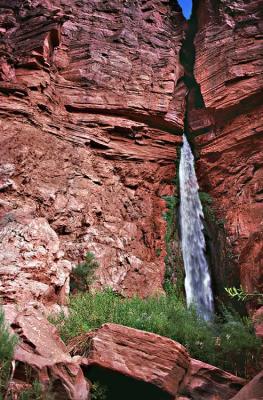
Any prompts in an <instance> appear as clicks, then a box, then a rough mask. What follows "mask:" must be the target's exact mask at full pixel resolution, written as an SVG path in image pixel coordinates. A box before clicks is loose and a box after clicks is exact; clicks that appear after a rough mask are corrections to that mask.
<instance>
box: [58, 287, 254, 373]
mask: <svg viewBox="0 0 263 400" xmlns="http://www.w3.org/2000/svg"><path fill="white" fill-rule="evenodd" d="M106 322H114V323H117V324H122V325H126V326H129V327H133V328H137V329H142V330H145V331H148V332H154V333H157V334H160V335H162V336H167V337H170V338H172V339H174V340H176V341H178V342H179V343H182V344H183V345H184V346H186V348H187V349H188V351H189V352H190V354H191V356H192V357H194V358H197V359H200V360H202V361H205V362H208V363H211V364H213V365H216V366H218V367H220V368H223V369H226V370H228V371H230V372H233V373H236V374H239V375H241V376H246V375H247V369H248V366H249V365H251V364H253V365H254V366H256V365H257V363H258V359H259V351H260V341H259V340H258V339H257V338H256V337H255V335H254V331H253V327H252V324H251V322H250V321H249V320H248V319H242V318H241V317H240V316H238V314H236V313H234V312H230V311H228V310H226V309H225V310H224V312H223V317H221V318H219V317H217V318H216V319H215V321H214V322H210V323H209V322H205V321H204V320H203V319H201V318H200V317H199V316H198V315H197V314H196V312H195V310H194V309H186V307H185V305H184V303H183V302H182V301H181V300H180V299H179V298H178V296H177V295H176V294H175V293H174V291H173V290H172V289H171V290H170V292H169V293H168V294H167V295H166V296H160V297H151V298H148V299H144V300H143V299H139V298H137V297H134V298H130V299H122V298H120V297H119V296H117V295H116V294H115V293H114V292H113V291H111V290H106V291H104V292H98V293H95V294H91V293H88V292H86V293H79V294H78V295H76V296H73V297H72V298H71V303H70V315H69V317H68V318H66V317H65V316H64V315H60V317H59V318H58V319H57V320H56V321H55V324H56V325H57V326H58V328H59V329H60V333H61V335H62V338H63V339H64V340H65V341H66V342H67V341H69V340H70V339H71V338H73V337H74V336H76V335H79V334H81V333H84V332H87V331H89V330H92V329H95V328H98V327H100V326H101V325H102V324H103V323H106Z"/></svg>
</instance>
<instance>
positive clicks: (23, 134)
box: [0, 0, 186, 298]
mask: <svg viewBox="0 0 263 400" xmlns="http://www.w3.org/2000/svg"><path fill="white" fill-rule="evenodd" d="M0 7H2V8H1V18H0V35H1V43H0V129H1V139H0V140H1V145H0V159H1V166H0V175H1V176H0V197H1V203H0V206H1V218H2V221H4V224H5V222H6V221H7V222H8V221H12V220H13V218H15V217H14V214H15V215H17V214H20V215H23V214H24V213H25V214H27V215H28V214H30V217H31V218H32V219H34V218H45V219H46V220H47V221H48V223H49V224H50V226H51V228H52V229H53V230H54V231H55V232H56V234H57V235H58V239H59V241H60V249H61V250H63V251H64V253H65V259H67V260H69V261H70V262H73V264H76V263H78V262H81V261H82V260H83V256H84V254H85V253H86V252H87V251H92V252H93V253H94V254H95V256H96V258H97V259H98V261H99V264H100V268H99V269H98V271H97V283H96V286H97V287H103V286H111V287H113V288H114V289H115V290H117V291H119V292H121V293H122V294H125V295H131V294H135V293H136V294H138V295H140V296H143V297H144V296H147V295H149V294H153V293H156V292H160V291H162V282H163V276H164V262H163V258H164V257H163V256H164V255H165V244H164V232H165V222H164V220H163V212H164V211H165V202H164V200H162V198H161V196H163V195H170V194H172V192H173V185H172V182H171V181H172V179H173V177H174V175H175V167H174V160H175V158H176V145H177V144H179V143H180V136H178V135H180V134H181V132H182V129H183V119H184V111H185V93H186V88H185V86H184V83H183V81H182V76H183V68H182V66H181V65H180V62H179V52H180V49H181V45H182V40H183V37H184V32H183V19H182V15H181V12H180V9H179V8H178V6H176V5H170V4H169V2H168V1H161V0H154V1H150V2H147V3H145V2H144V1H141V0H140V1H139V2H136V4H135V3H133V2H129V1H128V2H120V1H118V0H114V1H111V2H105V1H102V0H93V1H88V2H87V1H60V0H56V1H55V2H52V4H51V2H49V1H45V2H40V1H31V2H26V1H22V2H19V1H18V2H16V1H15V2H12V3H9V2H5V1H2V2H1V5H0ZM176 135H177V136H176ZM8 223H9V222H8ZM10 223H11V222H10ZM5 229H9V228H5ZM10 229H11V228H10ZM28 272H29V271H28ZM5 273H7V274H8V273H9V272H7V271H6V270H4V273H2V276H3V275H4V274H5ZM3 279H4V281H5V280H6V278H5V277H3ZM45 283H46V282H45V281H44V282H43V284H45ZM52 286H53V283H52ZM53 290H54V286H53ZM13 297H14V298H15V294H13Z"/></svg>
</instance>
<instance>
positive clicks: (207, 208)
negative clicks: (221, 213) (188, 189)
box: [199, 192, 216, 223]
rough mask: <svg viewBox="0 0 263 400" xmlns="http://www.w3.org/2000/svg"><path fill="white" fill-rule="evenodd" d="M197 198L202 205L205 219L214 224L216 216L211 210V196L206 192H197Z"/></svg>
mask: <svg viewBox="0 0 263 400" xmlns="http://www.w3.org/2000/svg"><path fill="white" fill-rule="evenodd" d="M199 198H200V201H201V203H202V207H203V212H204V216H205V218H207V219H209V220H210V221H211V222H215V223H216V216H215V213H214V210H213V208H212V203H213V200H212V198H211V196H210V195H209V194H208V193H206V192H199Z"/></svg>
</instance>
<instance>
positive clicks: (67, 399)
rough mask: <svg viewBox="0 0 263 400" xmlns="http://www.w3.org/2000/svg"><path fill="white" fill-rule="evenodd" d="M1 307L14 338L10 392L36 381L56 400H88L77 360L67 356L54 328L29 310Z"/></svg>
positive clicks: (87, 388) (36, 313)
mask: <svg viewBox="0 0 263 400" xmlns="http://www.w3.org/2000/svg"><path fill="white" fill-rule="evenodd" d="M3 307H4V312H5V319H6V321H7V323H8V324H9V325H10V327H11V331H13V333H16V335H17V336H18V344H17V346H16V348H15V353H14V361H15V364H14V369H13V379H12V382H11V384H10V390H12V387H14V388H17V387H19V386H21V382H22V383H23V382H24V383H25V384H27V385H28V384H32V383H33V382H34V381H37V382H39V383H40V384H41V385H42V387H43V388H45V390H50V391H51V393H52V394H53V395H55V396H56V397H55V398H57V399H63V400H88V395H89V386H88V383H87V381H86V380H85V378H84V375H83V373H82V370H81V368H80V365H79V364H80V360H79V358H78V357H71V356H70V354H69V353H68V351H67V348H66V346H65V344H64V343H63V342H62V340H61V339H60V337H59V336H58V333H57V330H56V328H55V327H54V326H53V325H51V324H50V323H49V322H48V321H47V319H46V318H45V317H44V316H43V315H42V314H41V313H40V312H39V311H37V310H36V309H34V308H32V307H27V308H23V309H21V311H18V310H17V308H16V307H15V306H13V305H6V306H3ZM24 386H25V385H24ZM22 387H23V385H22ZM13 395H14V396H15V394H13ZM12 398H13V397H12Z"/></svg>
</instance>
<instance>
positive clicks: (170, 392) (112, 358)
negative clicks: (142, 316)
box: [69, 323, 190, 400]
mask: <svg viewBox="0 0 263 400" xmlns="http://www.w3.org/2000/svg"><path fill="white" fill-rule="evenodd" d="M69 347H70V350H71V352H73V354H80V355H83V354H85V355H86V360H85V362H84V361H83V365H84V369H85V370H86V372H85V373H86V374H87V376H88V377H89V378H90V377H92V376H93V375H97V378H101V377H102V376H106V375H108V376H111V378H112V380H114V379H115V380H116V379H117V380H116V382H118V386H119V392H118V394H117V396H118V398H123V397H121V396H122V393H121V390H122V389H121V386H122V385H123V387H124V386H125V388H124V390H125V392H123V396H124V393H126V394H125V398H127V396H131V398H132V396H133V395H135V393H136V394H137V392H136V386H137V385H140V384H141V389H140V390H141V396H142V391H143V393H145V394H144V397H143V398H151V399H153V398H154V399H155V398H156V399H158V400H161V399H173V398H174V396H175V395H176V393H177V391H178V389H179V387H180V384H181V382H182V381H183V378H184V376H185V374H186V372H187V370H188V367H189V363H190V358H189V355H188V353H187V351H186V349H185V348H184V347H183V346H182V345H181V344H179V343H177V342H175V341H173V340H171V339H168V338H166V337H162V336H159V335H156V334H154V333H149V332H144V331H141V330H138V329H133V328H128V327H126V326H122V325H117V324H111V323H108V324H104V325H102V327H101V328H99V329H97V330H96V331H93V332H92V333H88V334H86V335H83V336H82V337H80V338H79V339H77V338H75V339H74V340H73V341H72V342H71V343H70V344H69ZM94 371H96V373H94ZM120 375H121V376H123V381H122V382H120V379H119V376H120ZM126 378H127V379H126ZM128 378H131V379H132V380H130V381H129V379H128ZM124 383H125V385H124ZM142 383H144V386H143V385H142ZM127 385H128V386H127ZM155 389H156V390H155ZM111 390H113V391H114V388H113V389H111ZM127 392H128V394H127ZM112 396H113V395H112ZM119 396H120V397H119ZM147 396H151V397H147ZM107 398H108V397H107ZM110 398H114V397H110ZM128 398H130V397H128Z"/></svg>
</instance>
